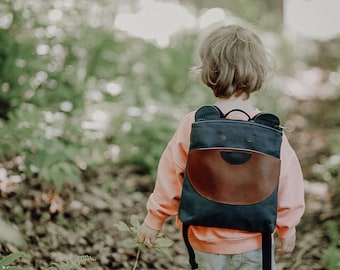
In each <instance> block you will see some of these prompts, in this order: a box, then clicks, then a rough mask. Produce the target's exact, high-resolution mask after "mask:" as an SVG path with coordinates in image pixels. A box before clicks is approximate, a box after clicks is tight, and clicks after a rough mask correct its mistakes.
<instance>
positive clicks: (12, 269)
mask: <svg viewBox="0 0 340 270" xmlns="http://www.w3.org/2000/svg"><path fill="white" fill-rule="evenodd" d="M25 255H26V253H24V252H16V253H12V254H9V255H7V256H5V257H4V258H2V259H1V260H0V269H6V270H24V268H22V267H18V266H11V264H12V263H13V262H14V261H16V260H17V259H20V258H21V257H23V256H25Z"/></svg>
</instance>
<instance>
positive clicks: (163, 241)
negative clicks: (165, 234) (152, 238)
mask: <svg viewBox="0 0 340 270" xmlns="http://www.w3.org/2000/svg"><path fill="white" fill-rule="evenodd" d="M156 244H157V246H159V247H161V248H168V247H171V246H172V245H173V244H174V242H173V241H172V240H171V239H169V238H157V240H156Z"/></svg>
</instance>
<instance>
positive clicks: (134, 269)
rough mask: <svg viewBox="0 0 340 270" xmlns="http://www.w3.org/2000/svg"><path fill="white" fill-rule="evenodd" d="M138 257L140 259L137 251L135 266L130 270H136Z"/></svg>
mask: <svg viewBox="0 0 340 270" xmlns="http://www.w3.org/2000/svg"><path fill="white" fill-rule="evenodd" d="M139 257H140V249H138V251H137V256H136V260H135V265H134V266H133V269H132V270H136V269H137V264H138V261H139Z"/></svg>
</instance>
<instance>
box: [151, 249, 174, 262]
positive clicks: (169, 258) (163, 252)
mask: <svg viewBox="0 0 340 270" xmlns="http://www.w3.org/2000/svg"><path fill="white" fill-rule="evenodd" d="M155 249H156V250H157V251H158V252H159V253H161V254H162V255H164V256H165V257H166V258H167V260H169V261H170V262H172V261H173V260H174V258H173V257H172V256H171V255H170V253H168V251H167V250H165V249H163V248H161V247H155Z"/></svg>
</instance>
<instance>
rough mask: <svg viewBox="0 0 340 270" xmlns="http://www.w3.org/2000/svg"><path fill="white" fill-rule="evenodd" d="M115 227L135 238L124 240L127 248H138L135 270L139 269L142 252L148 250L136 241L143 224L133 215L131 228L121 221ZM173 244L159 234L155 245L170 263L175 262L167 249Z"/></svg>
mask: <svg viewBox="0 0 340 270" xmlns="http://www.w3.org/2000/svg"><path fill="white" fill-rule="evenodd" d="M114 226H115V227H116V228H117V229H118V230H119V231H120V232H128V233H130V234H131V236H132V237H133V239H131V238H129V239H126V240H124V241H123V244H124V245H125V246H126V247H127V248H137V249H138V251H137V255H136V260H135V264H134V267H133V270H135V269H137V264H138V261H139V258H140V254H141V252H142V251H144V250H146V249H147V247H146V246H145V245H144V244H140V243H137V242H136V241H135V240H134V239H135V238H136V236H137V233H138V230H139V227H140V226H141V224H140V222H139V220H138V217H137V216H136V215H132V216H131V217H130V226H129V225H128V224H126V223H125V222H123V221H119V222H118V223H116V224H114ZM172 244H173V241H172V240H170V239H168V238H165V237H163V235H161V234H159V235H158V236H157V239H156V245H155V247H154V249H155V250H156V251H157V252H159V253H160V254H162V255H163V256H165V257H166V258H167V259H168V260H169V261H173V258H172V256H171V255H170V254H169V253H168V252H167V250H166V248H169V247H170V246H172Z"/></svg>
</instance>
